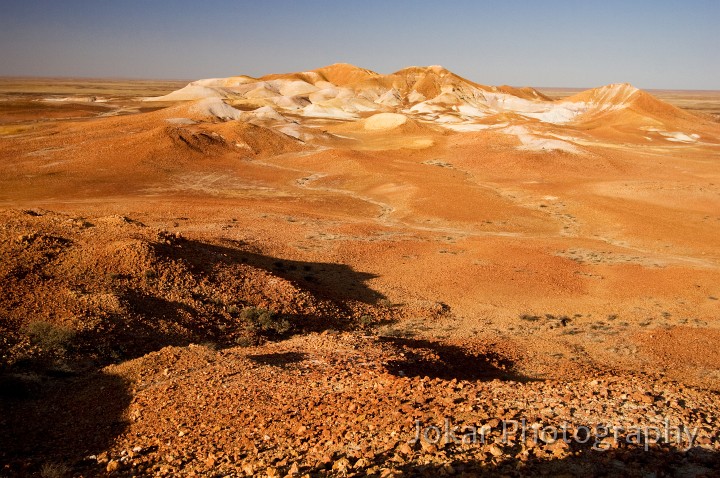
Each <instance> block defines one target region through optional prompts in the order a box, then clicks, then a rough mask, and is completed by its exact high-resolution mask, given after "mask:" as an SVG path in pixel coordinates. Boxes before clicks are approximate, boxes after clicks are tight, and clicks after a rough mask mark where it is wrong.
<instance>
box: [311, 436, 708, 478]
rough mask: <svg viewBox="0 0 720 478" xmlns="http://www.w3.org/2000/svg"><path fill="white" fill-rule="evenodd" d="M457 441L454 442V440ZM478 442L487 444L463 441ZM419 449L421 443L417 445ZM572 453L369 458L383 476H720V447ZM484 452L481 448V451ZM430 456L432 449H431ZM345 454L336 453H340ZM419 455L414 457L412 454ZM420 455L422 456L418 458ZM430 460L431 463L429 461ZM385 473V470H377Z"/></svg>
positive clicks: (322, 469) (325, 472)
mask: <svg viewBox="0 0 720 478" xmlns="http://www.w3.org/2000/svg"><path fill="white" fill-rule="evenodd" d="M449 446H450V447H452V445H449ZM463 446H465V447H467V446H478V447H482V446H483V445H480V444H477V445H463ZM415 448H416V450H417V448H418V447H417V445H416V446H415ZM570 449H571V451H572V454H569V455H568V456H565V457H562V458H556V457H553V456H552V455H549V456H533V455H532V454H530V455H529V456H523V457H521V456H520V455H519V454H517V455H513V454H512V453H511V454H507V455H504V456H500V457H493V458H489V459H487V458H486V459H475V458H465V457H462V458H457V457H453V456H452V454H453V450H452V448H450V449H448V447H447V446H446V447H445V449H443V450H441V451H440V454H439V455H436V456H435V457H434V458H430V460H427V459H425V458H424V459H423V460H422V461H423V464H420V463H418V462H417V461H415V460H416V459H417V457H418V455H417V454H415V455H414V456H413V457H409V458H410V461H409V462H405V463H402V461H403V460H401V463H398V456H397V454H396V452H394V451H391V452H386V453H381V454H379V455H376V456H375V458H374V459H372V460H369V462H368V464H367V465H368V468H370V467H373V466H375V467H378V468H380V469H384V470H386V473H385V474H383V475H382V476H403V477H425V478H435V477H439V476H467V477H488V478H495V477H498V476H506V477H535V476H549V477H560V476H563V477H624V478H646V477H648V476H655V477H685V478H710V477H717V476H720V453H719V452H717V451H714V450H709V449H706V448H701V447H694V448H692V449H690V450H688V451H685V450H682V449H677V448H670V447H663V448H655V449H653V448H651V449H649V450H647V451H646V450H644V449H643V447H642V446H632V447H629V446H623V447H621V448H617V449H610V450H593V449H592V448H591V447H590V446H589V445H583V446H575V444H571V446H570ZM481 454H482V453H481ZM426 456H427V455H426ZM339 458H340V457H339V456H338V457H336V459H339ZM413 458H414V459H413ZM418 461H419V460H418ZM427 461H430V463H426V462H427ZM331 465H332V463H330V464H327V465H318V466H317V467H314V468H312V469H310V470H305V469H303V470H302V473H309V475H310V476H343V474H341V473H337V472H334V471H331V470H330V469H329V468H330V466H331ZM372 476H380V475H372Z"/></svg>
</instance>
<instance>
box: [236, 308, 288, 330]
mask: <svg viewBox="0 0 720 478" xmlns="http://www.w3.org/2000/svg"><path fill="white" fill-rule="evenodd" d="M240 318H241V319H243V320H246V321H248V322H249V323H250V325H252V326H253V328H255V329H256V330H259V331H261V332H266V333H275V334H280V335H282V334H285V333H287V332H289V331H290V329H291V328H292V325H291V324H290V322H289V321H288V320H287V319H286V318H284V317H283V316H281V315H279V314H277V313H275V312H273V311H272V310H268V309H262V308H258V307H246V308H244V309H243V310H242V312H241V313H240Z"/></svg>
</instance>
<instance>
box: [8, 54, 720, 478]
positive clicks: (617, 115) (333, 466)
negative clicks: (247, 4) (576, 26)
mask: <svg viewBox="0 0 720 478" xmlns="http://www.w3.org/2000/svg"><path fill="white" fill-rule="evenodd" d="M239 73H241V72H239ZM0 217H1V218H2V219H1V220H0V427H1V429H2V431H3V433H2V434H0V477H5V476H43V477H60V476H268V477H276V476H298V477H300V476H311V477H315V476H381V477H391V476H429V477H434V476H509V477H514V476H637V477H650V476H656V477H659V476H673V477H694V476H706V477H711V476H720V457H719V456H718V453H720V429H719V428H718V423H719V420H720V93H719V92H717V91H670V90H657V91H655V90H653V91H643V90H640V89H637V88H635V87H634V86H632V85H630V84H611V85H605V86H598V87H596V88H590V89H567V88H565V89H563V88H557V89H554V88H548V89H540V90H538V89H533V88H529V87H526V88H516V87H509V86H485V85H482V84H479V83H476V82H474V81H472V80H470V79H466V78H463V77H460V76H458V75H455V74H454V73H452V72H450V71H448V70H447V69H445V68H443V67H440V66H429V67H409V68H405V69H402V70H400V71H397V72H395V73H392V74H380V73H376V72H374V71H371V70H367V69H363V68H360V67H357V66H353V65H349V64H334V65H330V66H327V67H324V68H319V69H315V70H311V71H304V72H297V73H285V74H269V75H267V76H263V77H260V78H254V77H250V76H234V77H229V78H216V79H205V80H197V81H182V82H177V81H175V82H173V81H149V80H144V81H140V80H138V81H129V80H110V79H108V80H85V79H67V78H62V79H39V78H34V79H28V78H0ZM448 423H449V426H446V424H448ZM432 427H438V428H437V429H435V428H432ZM455 427H457V428H455ZM446 428H449V429H450V431H451V432H453V433H456V434H457V435H458V436H459V435H461V432H460V430H465V431H466V432H468V433H467V434H466V435H464V437H465V440H464V441H463V440H462V439H457V440H456V439H455V437H454V436H453V433H446V431H447V430H446ZM418 429H419V430H420V439H418V440H413V438H414V437H415V436H416V434H417V431H418ZM560 429H562V430H564V431H565V435H564V438H563V436H559V435H557V434H556V433H554V432H557V431H558V430H560ZM428 430H429V431H430V433H428ZM453 430H454V431H453ZM472 430H475V431H476V432H477V436H475V435H472V434H471V433H469V431H472ZM653 431H662V433H660V434H657V433H655V434H654V433H653ZM461 438H462V437H461Z"/></svg>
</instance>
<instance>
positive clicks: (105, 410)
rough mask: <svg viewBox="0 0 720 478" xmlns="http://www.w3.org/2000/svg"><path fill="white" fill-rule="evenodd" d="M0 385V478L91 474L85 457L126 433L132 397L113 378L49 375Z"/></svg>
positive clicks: (6, 380) (14, 379)
mask: <svg viewBox="0 0 720 478" xmlns="http://www.w3.org/2000/svg"><path fill="white" fill-rule="evenodd" d="M0 382H2V383H0V390H1V391H0V426H1V427H2V430H3V432H2V433H0V476H32V475H34V476H66V474H67V473H68V472H69V471H70V470H72V471H74V472H76V473H77V472H82V471H83V470H85V469H87V470H88V472H90V473H96V472H97V462H96V461H95V460H89V459H87V457H88V456H90V455H96V454H98V453H101V452H102V451H103V450H105V449H107V448H108V447H109V446H110V444H111V443H112V441H113V440H114V439H115V437H116V436H118V435H119V434H120V433H122V432H123V430H124V429H125V427H126V422H125V419H124V413H125V410H126V408H127V407H128V405H129V404H130V400H131V396H130V393H129V391H128V386H127V384H126V383H125V382H124V381H123V380H122V379H120V378H119V377H117V376H114V375H109V374H105V373H102V372H91V373H88V374H82V375H80V374H77V375H76V374H72V373H66V374H63V373H61V372H59V371H52V370H48V371H46V373H44V374H42V375H41V374H33V375H31V376H30V375H27V374H26V375H25V376H24V377H18V376H13V375H9V376H8V375H5V376H4V377H0ZM69 465H71V466H69ZM53 472H55V474H53Z"/></svg>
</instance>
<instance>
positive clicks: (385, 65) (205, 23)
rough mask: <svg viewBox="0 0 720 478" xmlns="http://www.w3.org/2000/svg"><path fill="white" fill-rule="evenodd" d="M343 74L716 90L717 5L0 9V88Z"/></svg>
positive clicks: (42, 0)
mask: <svg viewBox="0 0 720 478" xmlns="http://www.w3.org/2000/svg"><path fill="white" fill-rule="evenodd" d="M337 62H346V63H353V64H355V65H358V66H361V67H364V68H369V69H372V70H375V71H378V72H380V73H390V72H393V71H396V70H398V69H400V68H403V67H405V66H410V65H443V66H445V67H446V68H448V69H450V70H452V71H454V72H455V73H457V74H460V75H462V76H465V77H467V78H469V79H471V80H474V81H476V82H479V83H483V84H488V85H500V84H510V85H515V86H523V85H531V86H576V87H591V86H599V85H603V84H607V83H614V82H630V83H633V84H634V85H635V86H638V87H640V88H673V89H720V0H686V1H667V0H654V1H650V0H648V1H633V0H624V1H615V0H603V1H601V0H596V1H589V0H587V1H586V0H576V1H561V0H547V1H531V0H527V1H519V0H515V1H513V0H493V1H460V0H458V1H451V0H448V1H441V0H434V1H405V0H384V1H376V0H364V1H341V0H336V1H324V0H304V1H301V0H294V1H292V0H254V1H230V0H207V1H203V0H192V1H186V0H177V1H162V0H144V1H139V0H118V1H110V0H2V1H0V76H75V77H80V76H83V77H129V78H175V79H197V78H208V77H218V76H220V77H222V76H231V75H238V74H246V75H251V76H260V75H263V74H267V73H283V72H290V71H302V70H310V69H313V68H317V67H320V66H324V65H327V64H331V63H337Z"/></svg>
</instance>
